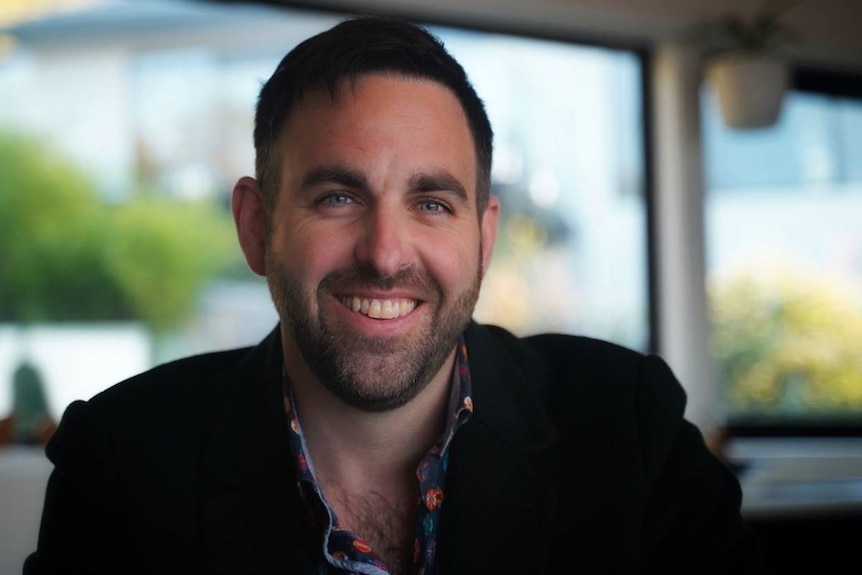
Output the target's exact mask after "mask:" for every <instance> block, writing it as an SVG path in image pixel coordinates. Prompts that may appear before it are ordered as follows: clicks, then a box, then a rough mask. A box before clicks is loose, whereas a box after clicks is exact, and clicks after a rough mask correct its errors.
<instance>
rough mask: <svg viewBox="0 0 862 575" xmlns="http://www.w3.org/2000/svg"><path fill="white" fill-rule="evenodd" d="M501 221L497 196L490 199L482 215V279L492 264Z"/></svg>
mask: <svg viewBox="0 0 862 575" xmlns="http://www.w3.org/2000/svg"><path fill="white" fill-rule="evenodd" d="M499 220H500V199H499V198H498V197H497V196H490V197H489V198H488V205H487V206H485V212H484V213H483V214H482V222H481V224H480V227H481V230H480V232H481V234H482V277H483V278H484V277H485V272H487V271H488V266H489V265H490V264H491V254H492V253H493V252H494V242H495V241H496V239H497V223H498V222H499Z"/></svg>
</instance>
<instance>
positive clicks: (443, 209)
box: [418, 198, 452, 214]
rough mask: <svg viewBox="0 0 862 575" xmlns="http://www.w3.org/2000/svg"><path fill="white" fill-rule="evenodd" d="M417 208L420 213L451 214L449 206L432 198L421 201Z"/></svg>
mask: <svg viewBox="0 0 862 575" xmlns="http://www.w3.org/2000/svg"><path fill="white" fill-rule="evenodd" d="M418 206H419V210H420V211H422V212H429V213H432V214H438V213H452V207H451V206H450V205H449V204H447V203H446V202H442V201H440V200H437V199H434V198H427V199H424V200H421V201H420V202H419V204H418Z"/></svg>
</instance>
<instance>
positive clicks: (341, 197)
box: [315, 192, 356, 208]
mask: <svg viewBox="0 0 862 575" xmlns="http://www.w3.org/2000/svg"><path fill="white" fill-rule="evenodd" d="M353 203H356V200H354V198H353V196H351V195H350V194H348V193H346V192H332V193H330V194H326V195H324V196H321V197H320V198H318V199H317V200H316V201H315V204H317V205H318V206H322V207H325V208H330V207H331V208H337V207H340V206H347V205H350V204H353Z"/></svg>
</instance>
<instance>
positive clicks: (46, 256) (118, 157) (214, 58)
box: [0, 0, 862, 573]
mask: <svg viewBox="0 0 862 575" xmlns="http://www.w3.org/2000/svg"><path fill="white" fill-rule="evenodd" d="M356 11H374V12H381V13H387V14H397V15H401V16H406V17H408V18H411V19H413V20H415V21H417V22H420V23H423V24H426V25H428V26H429V27H430V28H431V29H432V31H433V32H434V33H436V34H437V35H438V36H439V37H440V38H441V40H443V42H444V43H445V45H446V46H447V47H448V48H449V50H450V51H451V52H452V53H453V55H455V57H456V58H457V59H459V61H460V62H461V63H462V64H463V65H464V67H465V68H466V70H467V72H468V74H469V75H470V77H471V78H472V79H473V82H474V84H475V86H476V89H477V91H478V92H479V94H480V96H482V97H483V99H484V100H485V103H486V106H487V109H488V112H489V115H490V117H491V121H492V124H493V126H494V129H495V138H496V139H495V155H494V171H493V174H492V176H493V178H492V179H493V182H492V186H493V193H495V194H497V195H498V196H500V198H501V201H502V206H503V208H502V222H501V230H500V236H499V239H498V245H497V247H496V250H495V254H494V261H493V263H492V266H491V267H490V269H489V271H488V275H487V279H486V281H485V283H484V285H483V288H482V294H481V297H480V301H479V305H478V308H477V310H476V314H475V315H476V319H477V320H479V321H483V322H490V323H496V324H499V325H503V326H505V327H507V328H509V329H511V330H513V331H515V332H516V333H519V334H524V335H526V334H530V333H536V332H541V331H559V332H566V333H575V334H582V335H588V336H593V337H598V338H602V339H607V340H610V341H614V342H617V343H620V344H622V345H625V346H628V347H632V348H635V349H638V350H641V351H644V352H651V353H657V354H660V355H662V356H663V357H665V359H667V360H668V362H669V363H670V364H671V366H672V367H673V368H674V371H675V372H676V374H677V376H678V377H679V378H680V380H681V382H682V384H683V386H684V387H685V388H686V390H687V393H688V394H689V405H688V410H687V416H688V417H689V418H690V419H692V420H693V421H695V423H697V424H698V425H700V426H701V429H702V430H703V431H704V433H705V435H706V438H707V440H708V441H709V444H710V446H711V447H712V448H713V449H714V450H715V451H716V453H717V454H718V455H719V456H721V457H722V458H724V459H725V460H726V461H727V462H728V463H729V464H730V465H731V466H732V467H733V469H734V470H735V471H737V472H738V473H739V476H740V479H741V480H742V482H743V488H744V496H745V497H744V511H745V513H746V515H747V516H748V518H749V519H750V520H751V521H752V523H753V524H755V525H756V526H757V528H758V529H759V530H760V532H761V534H762V538H763V542H764V549H765V551H766V552H767V554H768V558H769V562H770V564H771V565H772V566H773V568H774V571H775V572H783V570H784V569H785V568H786V566H789V565H796V566H799V564H800V561H804V560H805V561H811V562H812V565H821V566H822V565H823V562H824V561H831V560H836V561H837V560H838V559H839V558H841V557H842V555H843V556H846V557H849V555H848V554H849V552H850V550H851V549H852V547H851V545H852V544H851V543H849V541H850V540H849V537H850V536H851V534H852V533H854V532H855V533H859V532H860V531H859V529H860V526H862V522H860V517H862V439H860V435H862V433H860V432H862V350H860V342H862V36H860V35H859V34H858V23H859V22H862V2H857V1H856V0H807V1H806V0H787V1H781V0H772V1H765V2H750V1H747V0H721V1H712V0H697V1H695V0H689V1H686V2H681V1H674V0H538V1H533V2H528V1H527V0H459V1H457V2H456V1H449V0H441V1H438V2H434V3H426V2H421V1H419V0H403V1H396V0H364V1H363V0H344V1H341V2H309V1H306V2H287V1H285V2H276V1H271V2H226V1H221V2H220V1H214V0H212V1H207V0H26V1H25V0H17V1H16V0H0V573H14V572H18V571H19V570H20V563H21V561H23V557H24V554H25V553H26V552H27V551H29V550H30V549H32V548H33V546H34V545H35V538H36V531H37V528H38V514H39V512H40V509H41V497H42V495H43V493H44V482H45V480H46V479H47V474H48V473H49V472H50V464H49V463H48V462H47V461H46V460H45V458H44V454H43V448H44V447H43V446H44V443H45V441H47V439H48V438H49V437H50V435H51V433H52V432H53V429H54V427H55V425H56V424H57V422H58V421H59V419H60V418H61V416H62V413H63V410H64V409H65V407H66V406H67V405H68V404H69V403H70V402H71V401H73V400H75V399H87V398H89V397H91V396H92V395H94V394H95V393H98V392H99V391H101V390H102V389H105V388H106V387H108V386H110V385H112V384H114V383H116V382H118V381H121V380H122V379H124V378H126V377H129V376H131V375H134V374H136V373H139V372H140V371H143V370H145V369H148V368H149V367H152V366H154V365H156V364H158V363H162V362H165V361H170V360H172V359H175V358H178V357H182V356H186V355H189V354H192V353H198V352H205V351H212V350H217V349H226V348H229V347H235V346H242V345H253V344H254V343H256V342H257V341H259V340H260V339H261V338H262V337H264V336H265V335H266V334H267V333H268V332H269V331H270V330H271V329H273V327H274V326H275V322H276V321H277V316H276V314H275V311H274V309H273V307H272V304H271V302H270V300H269V295H268V291H267V289H266V285H265V282H264V281H263V280H261V279H260V278H257V277H255V276H253V275H252V274H251V273H250V272H249V271H248V270H247V269H246V267H245V264H244V262H243V260H242V256H241V252H240V251H239V248H238V247H237V245H236V241H235V238H234V232H233V223H232V220H231V217H230V210H229V203H230V193H231V190H232V186H233V184H234V182H235V181H236V180H237V179H238V178H239V177H240V176H243V175H253V173H254V150H253V145H252V137H251V135H252V129H253V117H254V106H255V100H256V96H257V92H258V90H259V89H260V86H261V85H262V83H263V82H264V81H265V80H266V79H267V78H268V76H269V75H270V74H271V72H272V71H273V69H274V67H275V65H276V64H277V62H278V61H279V60H280V59H281V57H282V56H283V55H284V53H286V52H287V51H288V50H290V48H292V47H293V46H294V45H295V44H296V43H298V42H299V41H301V40H303V39H304V38H306V37H308V36H310V35H312V34H314V33H316V32H318V31H321V30H323V29H325V28H328V27H330V26H331V25H332V24H334V23H336V22H337V21H339V20H340V19H342V18H344V17H345V15H347V14H348V13H351V12H356ZM728 64H732V66H729V65H728ZM770 93H772V94H775V104H776V107H773V108H770V107H769V102H768V101H767V100H768V97H769V94H770ZM845 537H846V538H848V539H847V543H843V541H844V539H843V538H845Z"/></svg>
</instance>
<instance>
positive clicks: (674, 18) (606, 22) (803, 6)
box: [271, 0, 862, 70]
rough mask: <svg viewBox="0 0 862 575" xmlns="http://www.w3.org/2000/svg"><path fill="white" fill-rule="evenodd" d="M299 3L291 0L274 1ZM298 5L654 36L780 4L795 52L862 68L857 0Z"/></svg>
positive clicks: (580, 33)
mask: <svg viewBox="0 0 862 575" xmlns="http://www.w3.org/2000/svg"><path fill="white" fill-rule="evenodd" d="M279 1H282V2H284V3H288V4H297V2H290V1H289V0H274V2H271V3H278V2H279ZM299 4H304V5H309V6H328V7H332V8H342V9H350V10H360V9H377V10H386V11H390V12H397V13H401V14H405V15H408V16H411V17H416V18H426V19H434V20H440V21H446V22H450V23H454V24H465V25H479V26H503V27H506V28H514V29H518V30H521V31H524V32H536V33H541V34H545V35H548V34H551V35H560V36H572V37H583V38H585V39H595V40H598V41H616V42H639V43H654V42H656V41H661V40H671V39H674V38H679V37H680V35H682V34H686V33H688V32H690V30H691V28H692V27H693V26H694V25H695V24H698V23H703V22H706V21H714V20H716V19H718V18H720V17H722V16H723V15H725V14H733V15H737V16H740V17H743V18H750V17H752V16H753V15H754V14H755V13H757V12H758V10H759V9H761V8H767V9H770V8H771V9H777V10H780V11H781V22H782V23H783V24H784V25H786V26H787V27H788V28H789V29H790V30H791V31H792V32H793V33H794V35H795V37H796V39H797V40H796V42H795V43H794V45H792V46H791V47H790V49H789V50H788V52H789V54H790V55H791V57H792V58H794V59H796V60H799V61H804V62H814V63H817V64H819V65H826V66H836V67H850V68H854V69H859V70H862V32H860V26H862V0H760V1H757V0H435V1H434V2H429V1H427V0H335V1H314V0H312V1H306V2H299Z"/></svg>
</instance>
